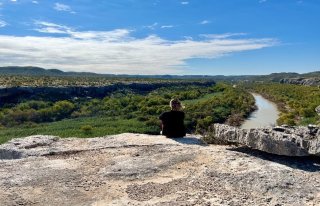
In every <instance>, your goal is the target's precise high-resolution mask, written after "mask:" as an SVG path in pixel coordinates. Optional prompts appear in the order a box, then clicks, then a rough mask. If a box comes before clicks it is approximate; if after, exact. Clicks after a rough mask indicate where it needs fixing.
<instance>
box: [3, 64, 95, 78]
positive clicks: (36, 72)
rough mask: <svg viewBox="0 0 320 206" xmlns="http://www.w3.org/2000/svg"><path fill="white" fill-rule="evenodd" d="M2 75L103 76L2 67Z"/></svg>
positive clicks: (54, 70) (57, 70)
mask: <svg viewBox="0 0 320 206" xmlns="http://www.w3.org/2000/svg"><path fill="white" fill-rule="evenodd" d="M0 75H27V76H101V74H96V73H91V72H64V71H61V70H59V69H44V68H40V67H32V66H28V67H18V66H9V67H0Z"/></svg>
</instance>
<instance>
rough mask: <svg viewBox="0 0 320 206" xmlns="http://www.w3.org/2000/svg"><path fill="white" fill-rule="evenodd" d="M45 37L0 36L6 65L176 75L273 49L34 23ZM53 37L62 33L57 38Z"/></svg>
mask: <svg viewBox="0 0 320 206" xmlns="http://www.w3.org/2000/svg"><path fill="white" fill-rule="evenodd" d="M36 24H37V27H38V28H37V30H38V31H39V32H44V33H47V36H24V37H21V36H8V35H0V62H2V65H3V66H9V65H20V66H23V65H34V66H40V67H44V68H58V69H62V70H65V71H70V70H71V71H91V72H98V73H118V74H120V73H127V74H174V73H182V72H183V71H184V70H185V69H187V68H188V65H187V64H186V60H188V59H192V58H205V59H214V58H219V57H222V56H224V55H229V54H232V53H234V52H242V51H248V50H258V49H262V48H265V47H270V46H273V45H275V44H276V43H277V42H276V40H275V39H265V38H262V39H246V38H242V39H239V38H237V39H231V38H229V39H219V38H218V39H212V38H205V37H204V39H202V40H193V39H192V38H187V39H182V40H175V41H170V40H166V39H164V38H160V37H158V36H155V35H151V36H148V37H144V38H135V37H133V36H132V34H131V31H130V30H126V29H116V30H111V31H76V30H74V29H72V28H70V27H66V26H63V25H58V24H53V23H50V22H36ZM53 33H58V34H64V35H63V37H53V36H52V34H53Z"/></svg>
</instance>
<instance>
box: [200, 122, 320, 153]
mask: <svg viewBox="0 0 320 206" xmlns="http://www.w3.org/2000/svg"><path fill="white" fill-rule="evenodd" d="M205 138H206V139H207V141H211V142H212V143H218V144H230V143H231V144H240V145H245V146H248V147H250V148H253V149H258V150H261V151H264V152H268V153H272V154H278V155H286V156H308V155H316V156H320V129H319V127H317V126H312V125H310V126H309V127H288V126H282V127H274V128H271V127H270V128H257V129H248V130H247V129H239V128H236V127H232V126H228V125H223V124H215V125H213V126H212V127H211V128H210V131H209V132H208V133H207V135H206V137H205Z"/></svg>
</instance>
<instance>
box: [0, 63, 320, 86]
mask: <svg viewBox="0 0 320 206" xmlns="http://www.w3.org/2000/svg"><path fill="white" fill-rule="evenodd" d="M0 75H24V76H25V75H26V76H74V77H122V78H159V79H213V80H216V81H271V82H280V81H281V80H282V79H292V78H319V79H320V71H315V72H309V73H304V74H299V73H293V72H289V73H287V72H280V73H271V74H269V75H232V76H225V75H128V74H119V75H115V74H98V73H93V72H64V71H61V70H59V69H44V68H40V67H32V66H28V67H19V66H8V67H0Z"/></svg>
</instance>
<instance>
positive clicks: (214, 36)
mask: <svg viewBox="0 0 320 206" xmlns="http://www.w3.org/2000/svg"><path fill="white" fill-rule="evenodd" d="M244 35H247V34H246V33H224V34H201V35H200V36H201V37H204V38H208V39H226V38H229V37H233V36H244Z"/></svg>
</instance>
